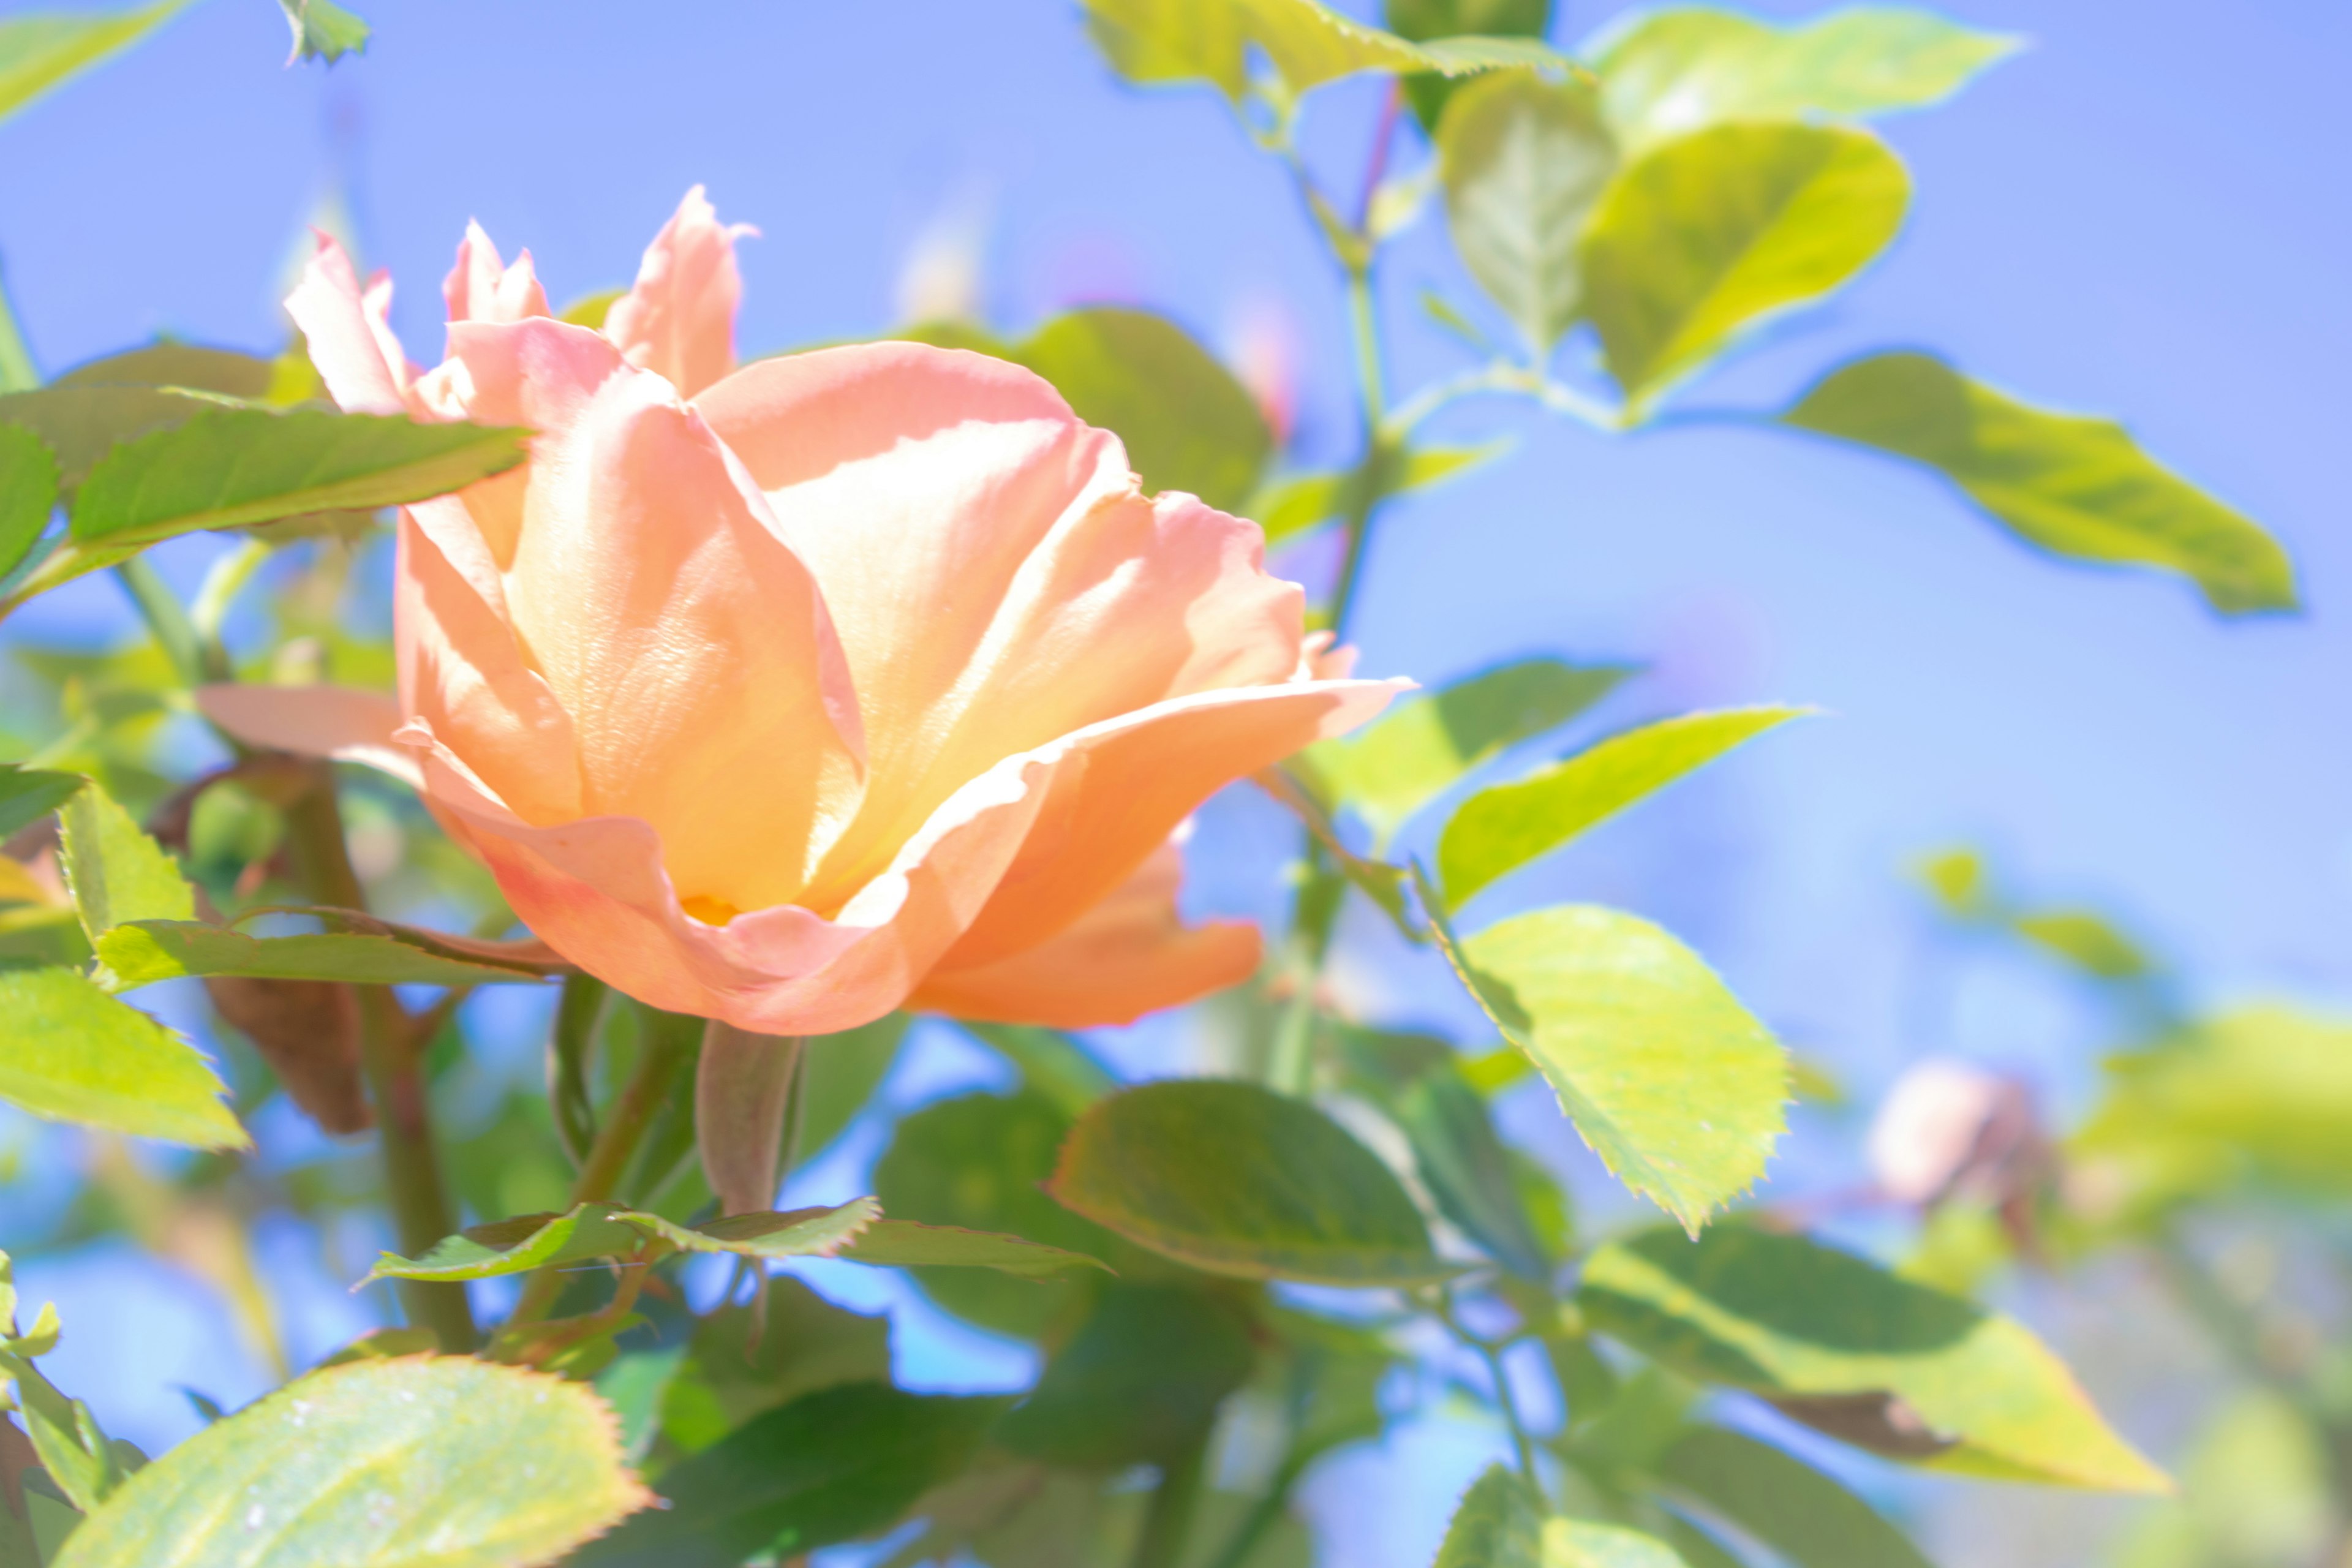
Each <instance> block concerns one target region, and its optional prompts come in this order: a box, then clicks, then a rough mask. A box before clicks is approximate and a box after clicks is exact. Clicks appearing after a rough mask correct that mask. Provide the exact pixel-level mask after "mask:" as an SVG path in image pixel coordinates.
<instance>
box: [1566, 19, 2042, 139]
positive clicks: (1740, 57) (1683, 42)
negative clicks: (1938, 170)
mask: <svg viewBox="0 0 2352 1568" xmlns="http://www.w3.org/2000/svg"><path fill="white" fill-rule="evenodd" d="M2022 44H2023V40H2021V39H2020V38H2016V37H2005V36H2003V35H2000V34H1997V33H1979V32H1974V31H1971V30H1969V28H1966V27H1962V26H1958V24H1956V23H1952V22H1948V21H1946V20H1945V19H1944V18H1943V17H1941V16H1937V15H1936V14H1935V13H1934V12H1932V11H1918V10H1911V9H1908V8H1906V7H1902V6H1893V5H1856V6H1852V7H1849V8H1847V9H1844V10H1839V11H1832V12H1830V13H1828V14H1826V15H1823V16H1816V17H1813V18H1812V19H1811V20H1809V21H1805V22H1801V23H1793V24H1789V25H1785V26H1784V25H1779V24H1775V23H1772V22H1767V21H1760V20H1758V19H1756V18H1753V17H1749V16H1741V15H1739V14H1738V13H1737V12H1733V11H1722V10H1717V9H1716V8H1714V7H1713V6H1703V5H1683V6H1673V7H1669V8H1666V9H1663V10H1657V11H1643V12H1637V13H1634V14H1633V15H1632V16H1628V17H1626V18H1625V19H1624V20H1622V21H1621V22H1617V23H1613V24H1612V25H1611V26H1609V27H1608V28H1607V29H1606V30H1605V31H1604V32H1603V33H1602V35H1601V37H1596V38H1594V39H1593V40H1592V41H1591V43H1589V44H1587V45H1586V46H1585V47H1584V49H1583V50H1582V51H1581V52H1582V54H1583V55H1584V57H1585V58H1588V59H1590V60H1591V61H1592V64H1593V68H1594V69H1595V70H1597V71H1599V72H1600V74H1601V100H1602V102H1603V104H1604V105H1605V106H1606V107H1607V109H1608V110H1609V119H1610V122H1611V123H1612V124H1613V125H1614V126H1615V127H1616V128H1617V132H1618V134H1619V135H1621V136H1622V137H1623V138H1624V139H1625V141H1626V142H1627V143H1628V144H1629V145H1639V146H1646V145H1648V144H1649V143H1651V142H1658V141H1662V140H1664V139H1665V138H1668V137H1672V136H1681V135H1685V134H1687V133H1689V132H1693V131H1698V130H1702V129H1704V128H1706V127H1707V126H1710V125H1716V124H1719V123H1721V122H1723V121H1729V120H1821V119H1830V120H1858V119H1864V118H1867V117H1869V116H1872V115H1877V114H1884V113H1886V112H1888V111H1889V110H1897V109H1917V108H1922V107H1925V106H1926V105H1928V104H1931V103H1935V102H1937V101H1938V100H1942V99H1944V98H1947V97H1948V96H1950V95H1951V94H1952V93H1954V92H1957V91H1958V90H1959V89H1960V88H1961V87H1963V86H1965V85H1966V84H1967V83H1968V81H1969V79H1970V78H1972V77H1974V76H1975V75H1976V74H1977V73H1978V72H1979V71H1980V70H1983V69H1984V68H1986V67H1988V66H1990V65H1992V64H1994V63H1995V62H1996V61H1999V60H2000V59H2002V58H2006V57H2007V56H2009V55H2010V54H2011V53H2012V52H2014V51H2015V50H2017V49H2018V48H2020V47H2022Z"/></svg>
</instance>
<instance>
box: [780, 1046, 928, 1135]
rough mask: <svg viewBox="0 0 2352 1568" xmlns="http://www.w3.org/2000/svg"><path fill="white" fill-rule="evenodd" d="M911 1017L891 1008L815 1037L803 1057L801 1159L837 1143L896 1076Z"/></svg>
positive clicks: (800, 1112) (800, 1113)
mask: <svg viewBox="0 0 2352 1568" xmlns="http://www.w3.org/2000/svg"><path fill="white" fill-rule="evenodd" d="M911 1022H913V1020H912V1019H910V1018H908V1016H907V1015H906V1014H904V1013H888V1014H885V1015H884V1016H881V1017H879V1018H877V1019H875V1020H874V1022H872V1023H870V1024H866V1025H862V1026H859V1027H857V1028H855V1029H845V1030H844V1031H842V1032H841V1033H840V1034H837V1035H813V1036H811V1037H809V1040H808V1047H807V1051H806V1054H805V1055H804V1056H803V1058H802V1060H801V1084H800V1096H801V1102H800V1110H799V1116H800V1147H799V1151H798V1154H799V1163H801V1164H803V1165H805V1164H807V1163H809V1162H810V1161H812V1160H814V1159H815V1158H816V1157H817V1156H818V1155H820V1154H822V1153H824V1152H825V1151H826V1150H827V1149H829V1148H831V1147H832V1146H833V1142H834V1140H835V1139H836V1138H838V1137H840V1136H841V1134H842V1132H843V1131H844V1130H845V1129H846V1128H847V1127H848V1125H849V1124H850V1123H851V1122H852V1121H856V1119H857V1113H858V1112H859V1111H861V1110H865V1109H866V1101H868V1100H872V1099H873V1098H874V1091H875V1090H876V1089H879V1088H880V1087H881V1086H882V1080H883V1079H886V1078H887V1077H889V1076H890V1068H891V1067H892V1065H893V1064H894V1063H896V1062H897V1061H898V1047H899V1046H900V1044H901V1043H903V1042H904V1041H905V1039H906V1037H907V1026H908V1024H909V1023H911Z"/></svg>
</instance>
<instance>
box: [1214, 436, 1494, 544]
mask: <svg viewBox="0 0 2352 1568" xmlns="http://www.w3.org/2000/svg"><path fill="white" fill-rule="evenodd" d="M1510 445H1511V443H1510V442H1509V440H1508V439H1507V438H1506V439H1503V440H1498V441H1489V442H1487V443H1486V445H1485V446H1483V447H1412V448H1411V449H1410V450H1408V451H1406V452H1405V453H1404V454H1403V457H1402V461H1400V462H1396V463H1394V464H1392V465H1391V466H1389V467H1388V468H1386V469H1385V470H1384V471H1383V472H1382V473H1381V494H1382V495H1384V496H1401V495H1407V494H1410V493H1411V492H1412V491H1414V490H1417V489H1424V488H1426V487H1427V486H1430V485H1433V484H1436V483H1438V482H1440V481H1441V480H1444V479H1452V478H1453V477H1454V475H1456V474H1459V473H1465V472H1467V471H1468V470H1470V469H1472V468H1477V467H1478V466H1480V465H1481V464H1484V463H1487V462H1491V461H1492V460H1493V459H1495V458H1498V457H1500V456H1501V455H1502V454H1503V453H1504V452H1506V451H1507V450H1509V449H1510ZM1351 478H1352V476H1351V475H1350V474H1347V473H1308V474H1292V475H1290V476H1288V477H1286V478H1284V479H1275V480H1272V481H1270V482H1269V483H1267V484H1265V485H1262V486H1260V487H1259V489H1257V491H1256V493H1255V494H1254V495H1252V496H1251V497H1250V498H1249V500H1246V501H1244V502H1243V504H1242V514H1243V515H1244V516H1245V517H1248V518H1250V519H1252V520H1254V521H1255V522H1256V523H1257V525H1258V526H1259V527H1260V528H1262V529H1264V530H1265V542H1266V544H1267V546H1268V547H1269V548H1271V547H1272V546H1274V545H1276V544H1279V543H1281V542H1283V541H1285V540H1287V539H1290V538H1293V537H1295V536H1296V535H1298V534H1301V533H1305V532H1306V531H1308V530H1309V529H1312V528H1315V527H1318V526H1319V525H1320V524H1322V523H1325V522H1328V521H1330V520H1331V519H1333V518H1335V517H1337V516H1339V514H1340V513H1341V512H1343V511H1346V510H1348V498H1349V480H1350V479H1351Z"/></svg>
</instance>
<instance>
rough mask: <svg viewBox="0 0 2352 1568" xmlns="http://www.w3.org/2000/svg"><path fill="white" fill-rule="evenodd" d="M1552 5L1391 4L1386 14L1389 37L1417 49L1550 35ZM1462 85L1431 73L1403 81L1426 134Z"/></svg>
mask: <svg viewBox="0 0 2352 1568" xmlns="http://www.w3.org/2000/svg"><path fill="white" fill-rule="evenodd" d="M1551 9H1552V0H1388V4H1387V5H1385V6H1383V7H1382V13H1383V16H1384V18H1385V20H1386V21H1387V22H1388V25H1389V31H1391V32H1392V33H1394V34H1395V35H1396V36H1397V37H1401V38H1404V39H1407V40H1409V41H1411V42H1412V43H1416V44H1429V43H1435V42H1438V41H1440V40H1442V39H1446V38H1458V37H1485V38H1533V39H1535V40H1536V41H1537V42H1538V43H1540V42H1542V41H1543V39H1544V38H1545V37H1547V36H1548V35H1549V33H1550V32H1551ZM1459 86H1460V83H1458V82H1456V81H1454V80H1453V79H1448V78H1446V77H1443V76H1438V75H1436V74H1434V73H1432V72H1422V73H1420V74H1418V75H1414V76H1409V77H1407V78H1405V81H1404V91H1405V101H1406V102H1408V103H1410V104H1412V112H1413V114H1414V116H1415V117H1416V118H1417V119H1419V120H1420V121H1421V123H1422V128H1423V130H1427V131H1434V130H1436V129H1437V122H1438V121H1439V120H1440V118H1442V117H1443V115H1444V110H1445V104H1446V100H1448V99H1450V98H1451V97H1452V96H1453V95H1454V92H1455V90H1456V89H1458V88H1459Z"/></svg>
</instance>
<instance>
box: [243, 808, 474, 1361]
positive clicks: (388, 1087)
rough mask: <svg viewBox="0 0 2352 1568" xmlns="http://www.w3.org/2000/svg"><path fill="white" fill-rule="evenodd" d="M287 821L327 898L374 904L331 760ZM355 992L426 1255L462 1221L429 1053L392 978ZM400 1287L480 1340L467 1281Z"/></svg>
mask: <svg viewBox="0 0 2352 1568" xmlns="http://www.w3.org/2000/svg"><path fill="white" fill-rule="evenodd" d="M286 824H287V827H288V829H289V847H291V848H292V849H293V851H294V854H295V856H296V858H297V860H298V863H299V866H300V868H301V871H302V874H303V876H304V878H305V879H306V880H307V881H308V882H309V884H310V889H311V891H312V892H313V893H314V894H316V895H317V897H318V899H319V900H320V902H321V903H326V904H332V905H336V906H338V907H340V908H342V909H347V910H364V909H366V908H367V903H366V898H367V895H366V894H365V893H364V892H363V891H362V889H361V887H360V879H359V874H358V873H357V872H355V871H354V870H352V858H351V851H350V849H349V847H347V846H346V845H345V843H344V841H343V816H342V811H341V806H340V805H339V804H338V803H337V800H336V797H335V782H334V774H333V773H332V772H331V770H329V769H327V768H325V767H324V766H321V767H320V777H319V783H318V784H317V786H316V787H314V788H312V789H310V790H309V791H307V792H305V793H304V795H302V798H301V799H300V800H299V801H297V802H295V804H294V805H291V806H289V807H288V808H287V812H286ZM352 994H353V995H354V996H355V997H356V998H357V999H358V1002H359V1020H360V1068H361V1071H362V1073H363V1074H364V1075H365V1076H366V1079H367V1085H368V1097H369V1099H370V1100H373V1102H374V1104H375V1120H376V1134H377V1137H378V1139H379V1140H380V1141H381V1143H382V1147H383V1174H384V1183H385V1185H386V1186H387V1187H389V1188H390V1189H391V1194H392V1213H393V1225H394V1230H395V1231H396V1232H397V1234H398V1235H399V1237H400V1243H401V1247H402V1249H403V1250H404V1251H405V1252H407V1253H408V1254H409V1255H410V1256H412V1257H415V1256H420V1255H422V1254H423V1253H424V1252H425V1251H426V1250H427V1249H429V1248H430V1247H433V1245H434V1244H435V1243H436V1242H438V1241H440V1240H441V1239H442V1237H446V1236H447V1235H448V1234H449V1233H450V1232H451V1231H452V1230H454V1229H456V1228H457V1226H456V1225H455V1224H454V1223H453V1221H452V1220H451V1217H450V1209H449V1195H448V1191H447V1189H446V1186H445V1185H444V1184H443V1182H442V1179H441V1164H440V1158H439V1156H438V1154H437V1153H436V1151H435V1149H434V1144H433V1121H432V1109H431V1106H430V1103H429V1101H428V1100H427V1098H426V1095H425V1074H424V1069H423V1063H422V1061H421V1060H420V1055H421V1053H420V1052H419V1051H418V1050H417V1048H416V1044H417V1042H416V1040H415V1034H414V1030H413V1029H412V1027H411V1025H410V1021H409V1017H408V1014H407V1013H406V1011H404V1009H403V1008H402V1007H401V1005H400V1002H399V999H398V998H396V997H394V995H393V994H392V992H391V990H390V988H389V987H386V986H383V985H354V986H353V987H352ZM400 1294H401V1301H402V1304H403V1305H404V1307H405V1308H406V1309H407V1311H408V1317H409V1321H411V1322H413V1323H415V1324H416V1325H417V1326H418V1327H420V1328H428V1329H431V1330H432V1331H434V1333H435V1334H436V1335H437V1336H439V1338H440V1341H441V1348H442V1349H443V1350H446V1351H449V1352H464V1351H469V1350H471V1349H473V1348H474V1342H475V1338H476V1334H475V1329H474V1313H473V1309H472V1308H471V1307H470V1306H469V1305H468V1304H467V1300H466V1288H465V1287H464V1286H462V1285H447V1284H427V1283H425V1281H422V1280H412V1279H404V1280H402V1281H401V1284H400Z"/></svg>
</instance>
